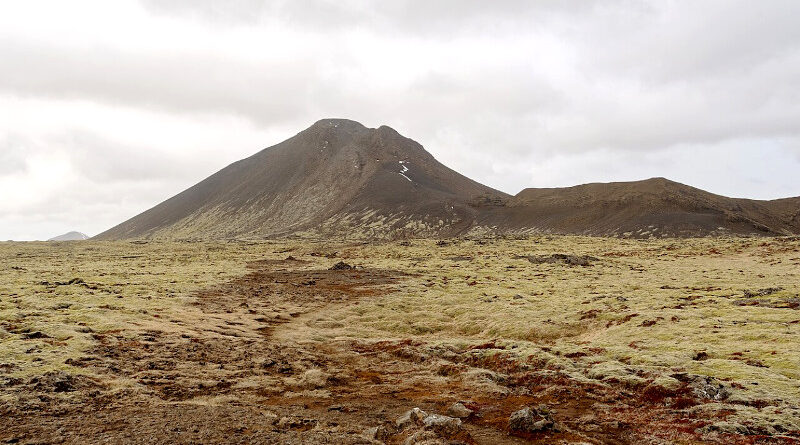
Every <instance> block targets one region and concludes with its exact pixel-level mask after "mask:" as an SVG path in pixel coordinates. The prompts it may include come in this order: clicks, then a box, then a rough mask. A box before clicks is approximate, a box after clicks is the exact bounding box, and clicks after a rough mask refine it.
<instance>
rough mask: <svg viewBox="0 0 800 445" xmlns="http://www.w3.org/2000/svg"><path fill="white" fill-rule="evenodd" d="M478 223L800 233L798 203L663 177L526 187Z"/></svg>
mask: <svg viewBox="0 0 800 445" xmlns="http://www.w3.org/2000/svg"><path fill="white" fill-rule="evenodd" d="M479 224H484V225H491V226H498V227H501V228H502V230H505V231H521V230H536V231H545V232H553V233H577V234H587V235H611V236H632V237H647V236H651V235H653V236H677V237H681V236H705V235H725V234H738V235H750V234H754V235H790V234H797V233H800V198H789V199H781V200H774V201H757V200H750V199H738V198H728V197H725V196H720V195H715V194H713V193H709V192H706V191H703V190H700V189H697V188H694V187H690V186H688V185H684V184H680V183H678V182H674V181H670V180H668V179H665V178H652V179H647V180H644V181H633V182H612V183H594V184H584V185H578V186H575V187H565V188H538V189H537V188H529V189H525V190H523V191H521V192H520V193H518V194H517V195H516V196H515V197H513V198H511V199H509V200H508V201H507V202H506V207H505V208H503V209H501V210H499V211H498V210H495V211H494V212H490V213H489V214H486V215H484V216H483V218H482V219H481V221H479Z"/></svg>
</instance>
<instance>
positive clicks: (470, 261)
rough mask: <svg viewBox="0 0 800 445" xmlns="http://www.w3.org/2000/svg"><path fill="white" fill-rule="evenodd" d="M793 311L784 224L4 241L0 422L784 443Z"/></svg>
mask: <svg viewBox="0 0 800 445" xmlns="http://www.w3.org/2000/svg"><path fill="white" fill-rule="evenodd" d="M799 308H800V239H798V238H796V237H795V238H787V237H784V238H725V239H720V238H695V239H657V240H656V239H650V240H626V239H617V238H593V237H578V236H530V237H521V238H493V239H454V240H445V241H436V240H408V241H396V242H385V243H362V242H352V241H339V242H335V241H324V242H321V241H313V240H302V239H297V240H292V239H290V240H279V241H229V242H154V241H150V242H147V241H133V242H105V241H82V242H55V243H11V242H9V243H0V440H3V441H6V442H8V443H101V442H106V443H353V444H355V443H363V444H367V443H431V444H433V443H468V444H473V443H475V444H516V443H565V444H570V443H571V444H579V443H590V444H600V443H609V444H610V443H630V444H634V443H635V444H639V443H650V444H661V443H664V444H667V443H678V444H695V443H720V444H722V443H724V444H729V443H742V444H750V443H798V442H800V352H798V345H800V310H798V309H799ZM526 407H530V408H531V410H532V411H531V412H535V413H537V415H538V416H539V417H540V418H541V419H543V420H544V422H540V423H539V424H537V426H536V427H535V428H527V429H524V428H523V429H520V428H518V426H517V425H515V424H514V423H513V422H510V421H509V419H510V418H511V417H512V415H513V414H514V413H515V412H518V411H519V410H521V409H524V408H526ZM413 408H420V409H421V410H424V411H425V412H426V413H427V415H428V416H427V417H426V418H425V421H424V422H423V421H422V420H421V419H415V418H414V416H415V414H414V412H412V413H411V417H410V420H409V417H405V418H404V414H407V413H408V412H409V410H412V409H413ZM436 415H440V416H438V417H436ZM432 416H433V417H432ZM444 416H448V417H446V418H445V417H444ZM450 417H453V418H454V419H455V418H458V421H457V422H456V421H453V422H452V423H449V424H445V423H441V422H440V423H436V422H439V421H441V420H442V419H445V420H446V419H449V418H450ZM430 419H434V420H435V422H434V421H430Z"/></svg>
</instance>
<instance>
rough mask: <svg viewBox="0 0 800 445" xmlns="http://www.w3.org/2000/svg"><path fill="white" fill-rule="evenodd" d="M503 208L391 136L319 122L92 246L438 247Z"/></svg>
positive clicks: (492, 194) (383, 130)
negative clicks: (489, 205) (296, 239)
mask: <svg viewBox="0 0 800 445" xmlns="http://www.w3.org/2000/svg"><path fill="white" fill-rule="evenodd" d="M506 198H509V196H508V195H506V194H504V193H502V192H499V191H497V190H494V189H492V188H489V187H486V186H484V185H481V184H479V183H477V182H475V181H473V180H471V179H469V178H466V177H465V176H462V175H460V174H458V173H456V172H455V171H453V170H451V169H449V168H447V167H445V166H444V165H442V164H441V163H439V162H438V161H437V160H436V159H434V158H433V156H431V155H430V154H429V153H428V152H427V151H425V149H424V148H422V146H421V145H420V144H418V143H416V142H414V141H413V140H411V139H408V138H405V137H403V136H401V135H400V134H399V133H398V132H397V131H395V130H393V129H392V128H389V127H386V126H381V127H379V128H367V127H365V126H363V125H361V124H360V123H358V122H354V121H351V120H346V119H324V120H321V121H318V122H316V123H315V124H314V125H312V126H311V127H310V128H308V129H306V130H304V131H302V132H300V133H299V134H297V135H296V136H294V137H292V138H290V139H288V140H286V141H284V142H281V143H280V144H278V145H275V146H272V147H269V148H267V149H264V150H262V151H260V152H258V153H256V154H255V155H253V156H251V157H249V158H246V159H243V160H241V161H238V162H235V163H233V164H231V165H229V166H227V167H225V168H224V169H222V170H220V171H219V172H217V173H215V174H213V175H212V176H210V177H208V178H207V179H205V180H203V181H202V182H200V183H198V184H197V185H195V186H193V187H191V188H189V189H187V190H185V191H183V192H182V193H179V194H178V195H176V196H174V197H172V198H170V199H168V200H166V201H164V202H162V203H161V204H159V205H157V206H155V207H153V208H152V209H150V210H147V211H145V212H144V213H142V214H140V215H137V216H135V217H133V218H131V219H130V220H128V221H125V222H123V223H122V224H120V225H118V226H116V227H114V228H112V229H110V230H108V231H106V232H104V233H101V234H100V235H98V236H97V237H96V238H97V239H124V238H173V239H174V238H182V239H187V238H262V237H275V236H282V235H287V234H292V233H303V232H309V233H313V234H317V235H324V236H357V237H381V238H385V237H391V238H398V237H405V236H432V237H443V236H453V235H457V234H460V233H463V232H465V231H467V230H468V229H469V228H470V227H471V226H472V224H473V223H474V221H475V218H476V216H477V213H478V211H479V210H478V208H476V207H475V206H473V205H471V204H470V203H474V202H491V201H496V200H503V199H506Z"/></svg>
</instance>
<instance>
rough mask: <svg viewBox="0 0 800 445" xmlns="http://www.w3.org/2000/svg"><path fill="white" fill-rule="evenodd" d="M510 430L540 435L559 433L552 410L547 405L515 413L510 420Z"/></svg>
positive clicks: (527, 408) (523, 409) (526, 408)
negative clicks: (543, 433)
mask: <svg viewBox="0 0 800 445" xmlns="http://www.w3.org/2000/svg"><path fill="white" fill-rule="evenodd" d="M508 429H509V430H510V431H513V432H522V433H538V432H541V431H557V430H558V427H557V425H556V422H555V421H554V420H553V417H552V414H551V413H550V409H549V408H548V407H547V406H546V405H539V406H538V407H536V408H531V407H525V408H522V409H521V410H519V411H515V412H514V413H513V414H511V417H509V419H508Z"/></svg>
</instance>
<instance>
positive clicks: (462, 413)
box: [447, 402, 473, 419]
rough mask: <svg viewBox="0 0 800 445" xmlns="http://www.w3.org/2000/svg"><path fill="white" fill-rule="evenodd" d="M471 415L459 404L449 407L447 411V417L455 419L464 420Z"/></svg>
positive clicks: (468, 410)
mask: <svg viewBox="0 0 800 445" xmlns="http://www.w3.org/2000/svg"><path fill="white" fill-rule="evenodd" d="M472 413H473V411H472V410H471V409H469V408H467V407H466V406H465V405H464V404H463V403H461V402H456V403H454V404H452V405H450V408H448V409H447V415H448V416H451V417H455V418H457V419H466V418H467V417H469V416H471V415H472Z"/></svg>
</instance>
